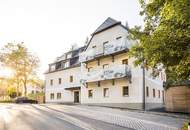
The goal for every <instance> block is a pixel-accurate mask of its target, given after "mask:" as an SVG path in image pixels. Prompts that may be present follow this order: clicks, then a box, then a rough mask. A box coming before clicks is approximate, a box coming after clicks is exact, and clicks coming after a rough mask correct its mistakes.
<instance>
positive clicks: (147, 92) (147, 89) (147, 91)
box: [146, 86, 149, 97]
mask: <svg viewBox="0 0 190 130" xmlns="http://www.w3.org/2000/svg"><path fill="white" fill-rule="evenodd" d="M146 96H147V97H149V88H148V86H147V87H146Z"/></svg>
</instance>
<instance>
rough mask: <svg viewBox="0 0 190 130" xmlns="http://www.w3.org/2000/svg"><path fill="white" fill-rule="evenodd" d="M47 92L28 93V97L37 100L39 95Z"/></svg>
mask: <svg viewBox="0 0 190 130" xmlns="http://www.w3.org/2000/svg"><path fill="white" fill-rule="evenodd" d="M44 95H45V94H44V93H43V92H40V93H35V94H32V93H31V94H28V96H27V97H28V98H29V99H33V100H36V98H37V96H44Z"/></svg>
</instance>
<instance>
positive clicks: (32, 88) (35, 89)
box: [26, 85, 43, 95]
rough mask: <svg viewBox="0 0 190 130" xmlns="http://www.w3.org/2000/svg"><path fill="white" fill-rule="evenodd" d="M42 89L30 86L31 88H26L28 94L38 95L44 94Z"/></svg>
mask: <svg viewBox="0 0 190 130" xmlns="http://www.w3.org/2000/svg"><path fill="white" fill-rule="evenodd" d="M42 91H43V90H42V88H40V87H38V86H32V85H29V86H26V94H27V95H28V94H36V93H39V92H42Z"/></svg>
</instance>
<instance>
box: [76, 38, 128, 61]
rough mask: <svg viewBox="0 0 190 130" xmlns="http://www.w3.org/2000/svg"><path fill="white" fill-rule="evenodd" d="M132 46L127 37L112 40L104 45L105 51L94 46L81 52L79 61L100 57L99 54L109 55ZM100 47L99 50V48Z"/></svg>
mask: <svg viewBox="0 0 190 130" xmlns="http://www.w3.org/2000/svg"><path fill="white" fill-rule="evenodd" d="M127 48H130V42H129V41H128V40H127V39H126V38H121V39H118V40H114V41H110V42H108V43H106V44H104V46H103V51H102V52H101V50H100V49H99V48H92V49H90V50H88V51H85V52H83V53H81V54H80V56H79V61H80V62H85V61H89V60H92V59H94V58H95V57H98V56H99V55H109V54H113V53H116V52H120V51H123V50H126V49H127ZM98 49H99V50H98Z"/></svg>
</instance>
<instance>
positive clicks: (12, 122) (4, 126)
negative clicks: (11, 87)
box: [0, 104, 129, 130]
mask: <svg viewBox="0 0 190 130" xmlns="http://www.w3.org/2000/svg"><path fill="white" fill-rule="evenodd" d="M0 130H129V129H128V128H124V127H119V126H116V125H112V124H109V123H105V122H103V121H99V120H95V119H91V118H87V117H83V116H80V115H76V114H74V113H72V112H70V113H68V112H66V113H64V111H61V112H60V111H56V110H53V109H50V108H48V107H45V106H42V105H31V104H0Z"/></svg>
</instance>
